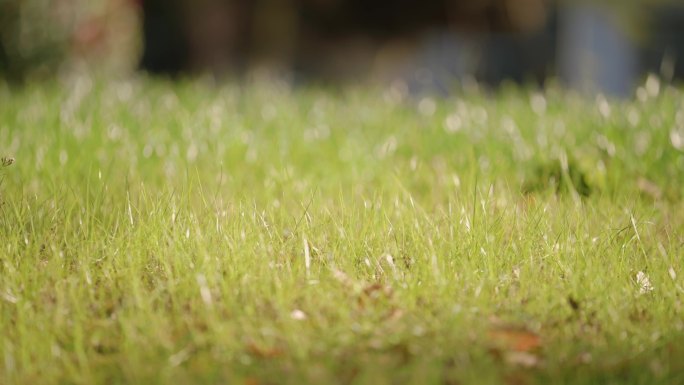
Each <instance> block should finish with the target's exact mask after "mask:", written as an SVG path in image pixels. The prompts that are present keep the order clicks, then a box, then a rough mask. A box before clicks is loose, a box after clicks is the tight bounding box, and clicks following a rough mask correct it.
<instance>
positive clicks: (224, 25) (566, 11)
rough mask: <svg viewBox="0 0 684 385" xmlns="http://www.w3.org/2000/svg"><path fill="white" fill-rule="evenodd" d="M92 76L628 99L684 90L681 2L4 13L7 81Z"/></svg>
mask: <svg viewBox="0 0 684 385" xmlns="http://www.w3.org/2000/svg"><path fill="white" fill-rule="evenodd" d="M83 71H87V72H88V73H90V74H95V75H97V76H104V77H117V76H129V75H130V74H132V73H134V72H135V71H144V72H147V73H151V74H154V75H161V76H170V77H174V78H175V77H185V76H196V75H198V74H211V75H212V76H213V77H215V78H216V79H223V78H243V77H246V76H250V75H251V74H255V73H266V74H270V75H274V76H278V77H284V78H286V79H290V80H291V81H292V82H293V83H306V82H324V83H328V82H331V83H333V82H334V83H345V82H352V83H359V82H378V83H390V82H397V81H400V82H401V84H404V85H406V87H408V89H409V90H412V91H431V92H445V93H448V92H449V91H450V90H451V89H453V87H454V85H455V84H456V83H463V82H471V83H472V82H473V81H476V82H477V83H478V84H485V85H489V86H493V87H495V86H497V85H500V84H502V83H506V82H513V83H522V84H525V85H529V84H534V85H541V84H543V83H544V82H545V81H548V80H549V79H557V80H558V81H560V82H562V83H563V84H565V85H567V86H568V87H571V88H574V89H577V90H579V91H582V92H602V93H606V94H609V95H616V96H628V95H631V94H632V93H633V91H634V88H635V85H637V84H639V83H640V82H641V81H642V80H643V79H644V78H645V76H646V74H648V73H652V74H656V75H658V76H660V78H661V79H662V80H663V81H665V82H677V81H680V80H681V79H682V78H683V77H684V2H683V1H681V0H651V1H647V0H622V1H617V0H616V1H614V2H609V1H603V2H597V1H589V0H587V1H582V0H575V1H570V0H567V1H564V0H555V1H554V0H423V1H410V0H372V1H368V0H0V77H2V78H4V79H5V80H6V81H8V82H10V83H16V84H21V83H23V82H26V81H31V80H34V81H35V80H42V79H45V78H49V77H54V76H66V75H68V74H73V73H79V72H83Z"/></svg>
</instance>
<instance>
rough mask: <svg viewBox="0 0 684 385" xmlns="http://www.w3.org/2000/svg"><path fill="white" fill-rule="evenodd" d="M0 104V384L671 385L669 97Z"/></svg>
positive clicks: (677, 250) (17, 98)
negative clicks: (2, 161) (9, 160)
mask: <svg viewBox="0 0 684 385" xmlns="http://www.w3.org/2000/svg"><path fill="white" fill-rule="evenodd" d="M649 84H650V85H649V86H648V87H646V88H642V89H640V91H639V92H638V95H639V98H635V100H633V101H610V100H609V101H607V100H605V99H604V98H601V97H599V98H597V99H596V100H594V99H591V100H589V99H585V98H582V97H579V96H577V95H573V94H572V93H570V92H565V91H561V90H559V89H555V88H549V89H548V90H546V91H544V92H543V93H535V92H528V91H525V90H521V89H503V90H501V91H498V92H497V93H496V94H494V95H491V94H487V93H484V92H479V91H472V90H471V91H467V92H466V91H464V92H461V93H457V95H456V96H453V97H450V98H413V97H409V96H407V95H404V94H402V92H401V89H400V88H390V89H388V90H382V89H372V88H368V89H357V88H353V87H349V88H347V89H344V90H325V89H316V88H306V89H298V90H291V89H289V88H288V87H286V86H284V85H282V84H278V83H276V84H270V85H263V84H256V83H255V84H250V85H243V86H237V85H232V86H231V85H226V86H223V87H212V86H209V85H206V84H202V83H201V82H184V83H183V82H182V83H178V84H171V83H165V82H160V81H150V80H131V81H126V82H120V83H112V84H103V83H98V82H91V81H90V80H88V79H78V80H76V81H75V82H73V83H69V84H57V83H54V84H47V85H45V84H44V85H34V86H27V87H26V88H23V89H20V90H16V89H9V88H6V87H5V88H2V87H0V155H4V156H13V157H14V159H15V162H14V164H12V165H7V166H4V167H2V168H0V170H1V171H0V173H1V174H0V178H1V180H2V182H1V184H0V200H1V204H2V206H1V208H0V383H3V384H37V383H40V384H105V383H106V384H122V383H131V384H133V383H138V384H143V383H144V384H155V383H174V384H191V383H192V384H223V383H226V384H227V383H230V384H249V385H254V384H300V383H321V384H325V383H353V384H383V383H387V384H395V383H420V384H442V383H444V384H466V383H477V384H486V383H509V384H535V383H540V384H542V383H543V384H545V383H554V384H563V383H568V384H569V383H602V384H610V383H616V384H617V383H631V384H657V383H663V384H674V383H684V304H683V303H682V300H683V298H684V263H683V262H682V261H683V260H682V258H683V256H684V234H683V232H682V230H684V204H683V201H682V198H683V194H684V153H683V152H682V149H683V148H684V143H683V142H684V113H683V112H682V111H684V94H683V93H682V91H680V90H678V89H675V88H672V87H669V86H665V85H660V86H659V87H657V86H658V83H657V82H654V79H651V80H650V82H649Z"/></svg>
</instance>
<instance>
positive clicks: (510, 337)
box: [488, 327, 541, 352]
mask: <svg viewBox="0 0 684 385" xmlns="http://www.w3.org/2000/svg"><path fill="white" fill-rule="evenodd" d="M488 335H489V339H490V340H492V341H493V342H494V343H496V344H497V345H501V346H502V347H503V348H505V349H506V350H513V351H516V352H529V351H532V350H535V349H538V348H539V347H540V346H541V338H540V337H539V335H537V334H536V333H533V332H531V331H529V330H525V329H520V328H512V327H502V328H497V329H492V330H490V331H489V334H488Z"/></svg>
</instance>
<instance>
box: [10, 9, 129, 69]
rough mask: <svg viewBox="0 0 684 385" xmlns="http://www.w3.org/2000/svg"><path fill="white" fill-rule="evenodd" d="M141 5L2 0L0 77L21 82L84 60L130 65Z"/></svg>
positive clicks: (120, 66)
mask: <svg viewBox="0 0 684 385" xmlns="http://www.w3.org/2000/svg"><path fill="white" fill-rule="evenodd" d="M137 8H138V7H137V4H136V2H134V1H131V0H0V77H5V78H6V79H9V80H10V81H22V80H25V79H26V78H27V77H44V76H49V75H52V74H55V73H57V72H58V71H59V70H61V69H63V68H65V67H74V66H77V67H83V65H85V66H86V67H89V68H90V69H92V70H95V71H97V72H99V71H106V72H111V71H121V70H125V69H130V68H132V66H133V65H134V64H135V62H136V55H137V51H138V45H139V44H138V43H137V40H138V38H137V36H138V30H139V28H138V24H139V21H138V19H139V17H138V11H137Z"/></svg>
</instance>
